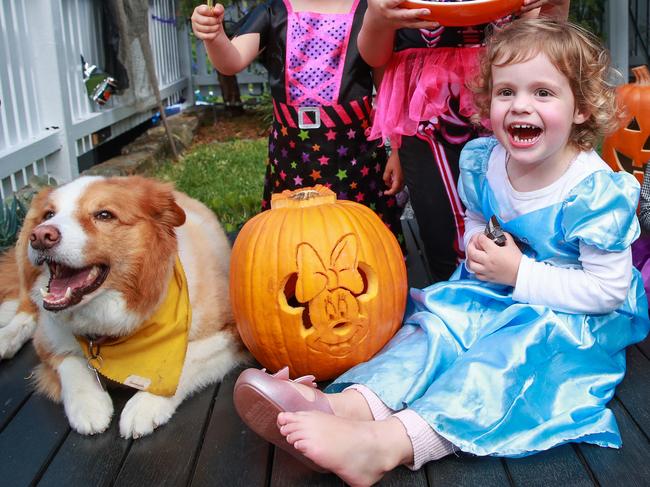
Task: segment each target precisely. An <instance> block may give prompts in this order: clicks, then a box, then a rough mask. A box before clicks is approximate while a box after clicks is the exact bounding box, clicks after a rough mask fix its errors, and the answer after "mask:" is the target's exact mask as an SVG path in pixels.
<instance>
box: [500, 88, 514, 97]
mask: <svg viewBox="0 0 650 487" xmlns="http://www.w3.org/2000/svg"><path fill="white" fill-rule="evenodd" d="M497 95H499V96H512V95H513V91H512V90H511V89H510V88H503V89H501V90H499V91H497Z"/></svg>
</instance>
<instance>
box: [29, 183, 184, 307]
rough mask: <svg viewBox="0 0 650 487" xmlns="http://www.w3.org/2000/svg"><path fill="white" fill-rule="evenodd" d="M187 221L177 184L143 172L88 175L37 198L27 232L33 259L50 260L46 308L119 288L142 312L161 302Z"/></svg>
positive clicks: (79, 301)
mask: <svg viewBox="0 0 650 487" xmlns="http://www.w3.org/2000/svg"><path fill="white" fill-rule="evenodd" d="M184 222H185V213H184V212H183V210H182V209H181V208H180V207H179V206H178V205H177V204H176V203H175V201H174V196H173V193H172V188H171V186H170V185H167V184H164V183H160V182H157V181H154V180H150V179H145V178H141V177H124V178H103V177H81V178H79V179H77V180H75V181H73V182H71V183H69V184H66V185H64V186H61V187H59V188H56V189H46V190H44V191H43V192H41V193H40V194H38V195H37V196H36V197H35V198H34V200H33V201H32V205H31V207H30V210H29V212H28V214H27V217H26V218H25V223H24V224H23V229H22V231H21V239H20V241H19V245H20V244H21V242H22V245H23V246H26V247H27V256H28V258H29V261H30V262H31V264H33V265H34V266H47V268H48V270H49V279H48V281H47V286H46V288H43V289H41V295H42V305H43V308H45V309H46V310H49V311H61V310H66V309H68V308H71V307H75V306H81V305H83V304H84V303H87V302H89V301H91V300H93V299H94V298H95V297H96V296H99V295H101V294H102V293H103V292H104V291H107V290H112V291H117V292H118V293H120V296H121V299H123V300H124V304H125V305H126V307H127V309H130V310H131V311H134V312H136V313H141V312H145V311H146V310H147V309H149V308H150V307H151V306H155V304H156V303H157V301H158V300H159V297H160V296H161V293H162V292H163V291H164V289H165V286H166V285H167V281H166V276H168V275H169V272H170V268H171V266H172V265H173V261H174V256H175V253H176V250H177V245H176V238H175V232H174V227H177V226H180V225H182V224H183V223H184Z"/></svg>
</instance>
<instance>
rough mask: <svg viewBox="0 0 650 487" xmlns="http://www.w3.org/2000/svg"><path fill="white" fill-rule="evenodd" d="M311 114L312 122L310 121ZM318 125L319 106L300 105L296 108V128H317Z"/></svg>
mask: <svg viewBox="0 0 650 487" xmlns="http://www.w3.org/2000/svg"><path fill="white" fill-rule="evenodd" d="M308 116H311V118H313V120H314V121H313V122H310V121H309V120H310V118H308ZM319 127H320V107H300V108H298V128H301V129H317V128H319Z"/></svg>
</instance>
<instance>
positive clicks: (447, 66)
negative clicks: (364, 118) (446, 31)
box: [369, 46, 483, 147]
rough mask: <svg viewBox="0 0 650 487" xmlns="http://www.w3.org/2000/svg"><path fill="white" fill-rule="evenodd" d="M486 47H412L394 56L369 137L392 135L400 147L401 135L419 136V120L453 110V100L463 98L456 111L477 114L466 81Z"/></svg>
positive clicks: (391, 141) (391, 140) (392, 143)
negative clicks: (451, 107) (451, 99)
mask: <svg viewBox="0 0 650 487" xmlns="http://www.w3.org/2000/svg"><path fill="white" fill-rule="evenodd" d="M482 49H483V48H482V47H480V46H477V47H441V48H413V49H406V50H404V51H399V52H396V53H394V54H393V56H392V57H391V60H390V62H389V63H388V66H387V67H386V71H385V73H384V77H383V79H382V82H381V86H380V88H379V91H378V93H377V98H376V100H375V117H374V121H373V125H372V128H371V130H370V137H369V138H370V139H379V138H381V139H382V140H383V141H386V139H390V143H391V146H392V147H399V146H400V145H401V139H402V136H403V135H407V136H410V135H415V133H416V131H417V128H418V124H419V123H420V121H423V120H431V119H433V118H434V117H438V116H440V115H442V114H445V113H448V112H449V100H450V98H456V99H458V101H459V106H458V107H457V110H456V111H457V113H458V114H460V115H462V116H464V117H467V118H469V117H471V116H472V115H474V114H475V113H477V110H476V107H475V105H474V101H473V94H472V91H471V90H470V89H469V88H468V87H467V84H466V83H467V81H469V80H471V79H472V78H474V77H475V76H476V75H477V74H478V64H479V63H478V59H479V54H480V52H481V51H482Z"/></svg>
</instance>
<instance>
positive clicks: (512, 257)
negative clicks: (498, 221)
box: [465, 232, 522, 286]
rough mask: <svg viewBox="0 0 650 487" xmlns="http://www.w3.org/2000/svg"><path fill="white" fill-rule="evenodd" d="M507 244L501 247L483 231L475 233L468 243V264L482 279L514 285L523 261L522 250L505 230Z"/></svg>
mask: <svg viewBox="0 0 650 487" xmlns="http://www.w3.org/2000/svg"><path fill="white" fill-rule="evenodd" d="M503 233H504V235H505V236H506V244H505V246H503V247H499V246H498V245H497V244H495V243H494V242H493V241H492V240H490V239H489V238H488V237H487V236H486V235H483V234H482V233H479V234H476V235H473V236H472V238H471V239H470V241H469V243H468V244H467V249H466V252H465V253H466V255H467V260H466V265H467V268H468V269H469V270H470V271H472V272H473V273H474V274H476V277H477V278H478V279H480V280H481V281H490V282H496V283H500V284H507V285H510V286H514V285H515V284H516V283H517V272H519V263H520V262H521V255H522V254H521V251H520V250H519V247H517V244H516V243H515V241H514V240H513V239H512V236H511V235H510V234H509V233H507V232H503Z"/></svg>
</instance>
